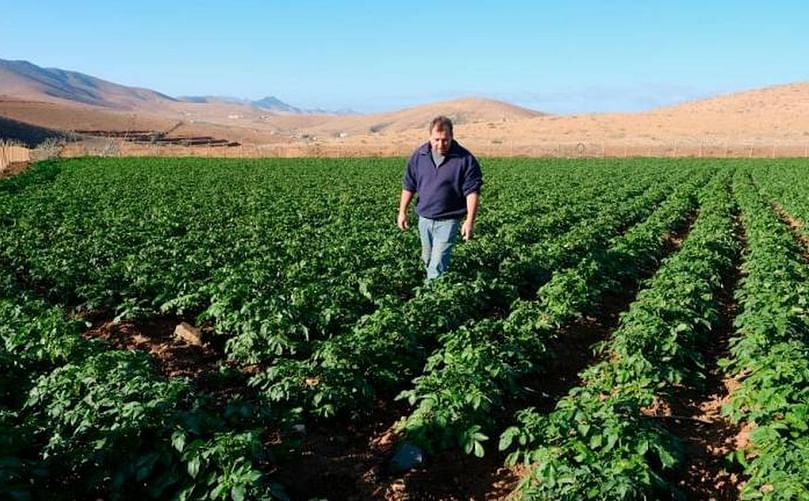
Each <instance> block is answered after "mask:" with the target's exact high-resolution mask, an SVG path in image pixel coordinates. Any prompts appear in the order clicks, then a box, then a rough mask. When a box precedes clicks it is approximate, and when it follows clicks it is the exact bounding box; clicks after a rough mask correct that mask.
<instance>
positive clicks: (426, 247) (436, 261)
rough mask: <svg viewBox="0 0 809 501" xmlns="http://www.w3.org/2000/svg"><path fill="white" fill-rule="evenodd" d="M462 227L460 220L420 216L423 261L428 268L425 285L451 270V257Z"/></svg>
mask: <svg viewBox="0 0 809 501" xmlns="http://www.w3.org/2000/svg"><path fill="white" fill-rule="evenodd" d="M460 226H461V220H460V219H428V218H426V217H421V216H419V236H420V237H421V259H422V260H423V261H424V266H425V267H426V268H427V279H426V280H425V283H429V281H430V280H432V279H434V278H436V277H438V276H439V275H441V274H442V273H444V272H445V271H447V269H448V268H449V256H450V253H451V252H452V246H453V244H454V243H455V240H456V238H457V237H458V229H459V228H460Z"/></svg>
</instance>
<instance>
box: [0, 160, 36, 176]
mask: <svg viewBox="0 0 809 501" xmlns="http://www.w3.org/2000/svg"><path fill="white" fill-rule="evenodd" d="M29 165H30V163H29V162H12V163H10V164H8V166H6V168H5V169H3V170H0V179H6V178H9V177H13V176H16V175H17V174H20V173H22V172H24V171H25V170H26V169H27V168H28V166H29Z"/></svg>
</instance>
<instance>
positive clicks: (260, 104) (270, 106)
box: [178, 96, 357, 115]
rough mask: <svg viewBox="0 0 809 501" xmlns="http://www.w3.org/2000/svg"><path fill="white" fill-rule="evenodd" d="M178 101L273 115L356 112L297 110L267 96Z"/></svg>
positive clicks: (197, 98)
mask: <svg viewBox="0 0 809 501" xmlns="http://www.w3.org/2000/svg"><path fill="white" fill-rule="evenodd" d="M178 99H179V100H180V101H183V102H187V103H195V104H235V105H243V106H253V107H255V108H261V109H262V110H267V111H272V112H274V113H292V114H303V115H356V114H357V112H355V111H352V110H344V109H341V110H334V111H332V110H324V109H321V108H315V109H308V108H298V107H297V106H292V105H291V104H288V103H286V102H284V101H281V100H280V99H278V98H277V97H275V96H267V97H264V98H262V99H257V100H255V101H251V100H249V99H242V98H238V97H230V96H182V97H179V98H178Z"/></svg>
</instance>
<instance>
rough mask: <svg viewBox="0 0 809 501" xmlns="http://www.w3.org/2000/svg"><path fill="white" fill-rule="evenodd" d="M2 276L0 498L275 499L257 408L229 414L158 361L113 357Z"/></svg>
mask: <svg viewBox="0 0 809 501" xmlns="http://www.w3.org/2000/svg"><path fill="white" fill-rule="evenodd" d="M81 327H82V324H80V323H79V322H77V321H75V320H70V319H68V318H67V317H66V316H65V313H64V311H62V310H61V309H60V308H56V307H52V306H49V305H47V304H45V303H44V302H43V301H42V300H40V299H37V298H35V297H32V295H31V294H30V293H29V292H26V291H24V290H21V289H20V288H19V287H18V285H17V284H16V283H15V280H14V279H13V278H12V277H11V275H10V274H9V273H3V274H2V275H0V437H2V438H0V465H2V466H1V467H0V480H2V481H1V482H0V497H3V498H10V499H30V498H31V497H32V496H33V497H35V498H40V497H43V498H45V497H46V498H48V499H71V498H73V499H75V498H89V497H98V496H105V495H107V494H109V493H112V494H113V495H114V496H116V497H122V496H125V497H132V496H138V497H148V498H166V497H176V498H178V499H245V498H255V497H260V496H270V495H271V493H272V492H273V489H277V487H275V486H273V485H272V484H271V483H270V482H269V481H268V479H267V478H266V476H265V475H264V473H263V468H265V466H263V465H264V464H265V463H267V462H268V461H270V460H271V457H270V456H268V453H269V450H268V449H267V448H266V447H265V446H264V445H263V443H262V436H261V431H260V429H258V428H257V423H259V422H261V421H262V418H261V417H260V416H258V415H257V414H256V409H255V408H254V407H252V406H251V405H249V404H247V403H244V402H238V401H230V402H229V403H228V404H226V405H224V406H220V405H219V404H216V403H214V402H212V401H209V400H207V399H204V398H200V397H197V396H195V395H194V394H193V391H192V389H191V386H190V385H189V383H188V382H187V381H185V380H182V379H173V380H166V379H164V378H163V377H162V376H160V375H159V373H158V371H157V369H156V367H155V364H154V362H153V361H152V360H151V358H150V357H149V355H148V354H146V353H144V352H141V351H133V352H130V351H110V350H109V349H107V347H106V346H105V345H103V344H102V343H100V342H95V341H90V340H86V339H84V338H82V337H81Z"/></svg>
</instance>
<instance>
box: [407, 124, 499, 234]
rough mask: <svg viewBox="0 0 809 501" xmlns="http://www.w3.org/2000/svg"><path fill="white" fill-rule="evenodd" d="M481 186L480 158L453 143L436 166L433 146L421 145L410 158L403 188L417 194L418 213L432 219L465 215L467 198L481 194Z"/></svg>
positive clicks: (428, 144)
mask: <svg viewBox="0 0 809 501" xmlns="http://www.w3.org/2000/svg"><path fill="white" fill-rule="evenodd" d="M482 185H483V175H482V174H481V172H480V164H479V163H478V161H477V159H476V158H475V157H474V156H473V155H472V154H471V153H469V151H468V150H467V149H466V148H464V147H463V146H461V145H460V144H458V143H457V142H456V141H454V140H453V141H452V144H451V145H450V147H449V151H448V152H447V155H446V157H445V158H444V161H443V162H441V165H439V166H437V167H436V165H435V163H433V157H432V152H431V149H430V143H429V142H427V143H425V144H423V145H421V146H420V147H419V148H418V149H417V150H416V151H415V152H413V155H411V156H410V160H409V161H408V162H407V168H406V169H405V173H404V181H403V182H402V188H404V189H405V190H407V191H412V192H413V193H417V194H418V203H417V204H416V213H417V214H418V215H419V216H422V217H426V218H430V219H449V218H461V217H463V216H465V215H466V196H467V195H469V194H470V193H475V192H479V191H480V187H481V186H482Z"/></svg>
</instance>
